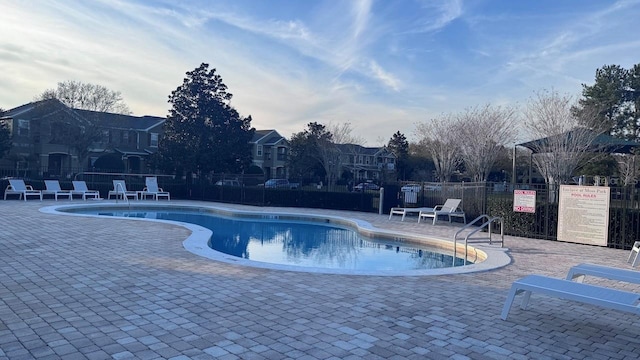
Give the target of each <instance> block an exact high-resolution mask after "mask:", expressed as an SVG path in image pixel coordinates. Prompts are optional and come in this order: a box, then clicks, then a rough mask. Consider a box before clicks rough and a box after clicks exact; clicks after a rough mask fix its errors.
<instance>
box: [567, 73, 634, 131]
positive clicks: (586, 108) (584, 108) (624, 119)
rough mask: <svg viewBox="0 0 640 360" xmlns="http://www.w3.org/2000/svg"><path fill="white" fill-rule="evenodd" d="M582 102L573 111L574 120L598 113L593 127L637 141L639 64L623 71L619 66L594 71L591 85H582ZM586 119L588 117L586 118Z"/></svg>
mask: <svg viewBox="0 0 640 360" xmlns="http://www.w3.org/2000/svg"><path fill="white" fill-rule="evenodd" d="M582 87H583V89H582V96H583V98H582V99H581V100H580V102H579V106H578V107H576V109H575V110H574V111H575V112H576V114H577V115H578V117H579V118H580V117H583V116H582V114H583V113H587V114H589V113H592V112H593V111H594V110H596V111H598V113H599V117H598V118H597V123H596V124H589V123H586V122H585V121H584V119H583V120H582V124H583V125H586V126H588V127H600V126H603V125H604V127H605V128H606V129H607V132H608V133H610V134H611V135H613V136H617V137H620V138H625V139H629V140H638V139H640V64H637V65H635V66H634V67H633V68H631V69H629V70H627V69H625V68H623V67H621V66H619V65H606V66H603V67H602V68H600V69H598V70H596V77H595V83H594V84H593V85H590V86H589V85H585V84H583V85H582ZM586 118H587V119H589V118H590V117H589V116H586Z"/></svg>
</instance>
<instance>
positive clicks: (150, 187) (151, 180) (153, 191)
mask: <svg viewBox="0 0 640 360" xmlns="http://www.w3.org/2000/svg"><path fill="white" fill-rule="evenodd" d="M144 181H145V184H146V185H147V186H146V187H145V188H144V190H142V191H140V192H139V195H140V198H141V199H146V198H147V196H151V197H152V199H155V200H156V201H158V199H159V198H161V197H164V198H167V200H171V195H170V194H169V192H168V191H164V190H162V188H160V187H158V178H157V177H155V176H153V177H147V178H145V180H144Z"/></svg>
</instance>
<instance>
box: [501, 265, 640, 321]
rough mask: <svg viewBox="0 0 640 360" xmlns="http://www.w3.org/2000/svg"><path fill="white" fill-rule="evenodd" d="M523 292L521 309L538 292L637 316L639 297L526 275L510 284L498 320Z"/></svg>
mask: <svg viewBox="0 0 640 360" xmlns="http://www.w3.org/2000/svg"><path fill="white" fill-rule="evenodd" d="M520 293H524V295H523V297H522V304H521V305H520V307H521V308H522V309H523V310H525V309H526V308H527V306H528V305H529V298H530V297H531V294H532V293H540V294H544V295H548V296H554V297H557V298H561V299H566V300H573V301H578V302H582V303H585V304H591V305H595V306H600V307H604V308H608V309H615V310H620V311H626V312H630V313H634V314H639V315H640V306H639V305H638V303H639V301H640V294H636V293H632V292H627V291H622V290H616V289H611V288H606V287H602V286H595V285H589V284H583V283H579V282H573V281H569V280H564V279H556V278H551V277H547V276H541V275H528V276H525V277H523V278H522V279H520V280H517V281H514V282H513V284H512V285H511V290H509V294H508V295H507V299H506V301H505V303H504V307H503V308H502V313H501V315H500V317H501V318H502V320H506V319H507V316H509V310H510V309H511V305H512V304H513V300H514V298H515V296H516V295H517V294H520Z"/></svg>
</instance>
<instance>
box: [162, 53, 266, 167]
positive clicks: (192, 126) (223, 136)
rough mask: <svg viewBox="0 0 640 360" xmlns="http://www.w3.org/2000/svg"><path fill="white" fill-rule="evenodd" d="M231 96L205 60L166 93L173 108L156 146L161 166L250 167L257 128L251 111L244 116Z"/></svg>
mask: <svg viewBox="0 0 640 360" xmlns="http://www.w3.org/2000/svg"><path fill="white" fill-rule="evenodd" d="M232 96H233V95H232V94H231V93H229V92H227V86H226V85H225V84H224V83H223V82H222V77H221V76H220V75H218V74H216V69H211V70H209V65H208V64H205V63H203V64H201V65H200V66H199V67H197V68H196V69H195V70H193V71H189V72H187V77H186V78H185V79H184V81H183V83H182V85H180V86H179V87H178V88H177V89H176V90H174V91H173V92H171V95H170V96H169V103H171V105H172V108H171V110H170V111H169V115H168V116H167V121H166V122H165V124H164V134H163V137H162V139H161V141H160V143H159V145H158V157H159V161H160V163H159V165H160V166H161V167H164V168H165V169H166V170H173V171H180V170H183V171H185V172H187V173H195V174H200V175H206V174H208V173H210V172H240V171H241V170H242V169H243V168H244V169H246V168H248V167H249V165H250V164H251V145H250V144H249V141H250V140H251V138H252V137H253V134H254V132H255V129H253V128H251V116H248V117H244V118H243V117H241V116H240V115H239V114H238V112H237V111H236V110H235V109H234V108H233V107H231V105H230V101H231V98H232Z"/></svg>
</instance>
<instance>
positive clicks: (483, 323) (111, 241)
mask: <svg viewBox="0 0 640 360" xmlns="http://www.w3.org/2000/svg"><path fill="white" fill-rule="evenodd" d="M74 202H76V201H74ZM58 203H60V204H63V203H67V202H66V201H64V202H62V201H60V202H58ZM174 203H180V202H174ZM53 204H55V203H54V202H53V201H44V202H43V203H40V202H38V201H34V200H31V201H29V202H27V203H25V202H22V201H16V200H13V201H9V200H8V201H2V202H0V211H1V212H2V217H0V358H8V359H32V358H37V359H84V358H87V359H111V358H113V359H129V358H136V359H161V358H170V359H284V358H291V359H445V358H446V359H449V358H452V359H501V358H515V359H518V358H519V359H545V358H546V359H605V358H612V359H625V358H629V359H637V358H638V357H639V356H640V324H638V317H637V316H634V315H630V314H627V313H621V312H617V311H613V310H603V309H601V308H597V307H593V306H589V305H584V304H578V303H575V302H569V301H564V300H559V299H555V298H549V297H544V296H541V295H537V296H536V295H534V296H533V297H532V303H531V307H530V309H528V310H527V311H523V310H520V308H519V307H518V306H514V307H513V309H512V311H511V314H510V316H509V319H508V320H507V321H502V320H501V319H500V311H501V308H502V305H503V303H504V300H505V296H506V293H507V291H508V289H509V287H510V285H511V283H512V282H513V281H514V280H515V279H517V278H519V277H522V276H524V275H527V274H532V273H536V274H545V275H550V276H556V277H563V276H564V275H565V274H566V272H567V270H568V269H569V267H570V266H571V265H574V264H577V263H580V262H591V263H596V264H605V265H610V266H617V267H622V268H629V266H628V265H627V264H626V258H627V256H628V252H627V251H622V250H614V249H607V248H601V247H594V246H585V245H576V244H568V243H560V242H552V241H542V240H532V239H514V238H509V239H508V242H507V246H508V247H509V248H510V249H511V251H510V255H511V257H512V259H513V262H512V263H511V264H510V265H508V266H506V267H503V268H500V269H497V270H492V271H487V272H482V273H473V274H458V275H443V276H423V277H381V276H349V275H326V274H313V273H303V272H286V271H276V270H269V269H257V268H249V267H240V266H237V265H232V264H226V263H220V262H216V261H212V260H208V259H205V258H202V257H199V256H197V255H194V254H191V253H189V252H187V251H185V250H184V249H183V247H182V240H184V238H185V237H186V236H187V235H188V231H187V230H186V229H184V228H182V227H178V226H173V225H169V224H158V223H146V222H141V221H131V220H114V219H108V220H107V219H96V218H79V217H69V216H60V215H53V214H44V213H40V212H39V211H38V209H39V208H40V207H41V206H43V205H53ZM224 206H231V205H224ZM236 207H237V208H242V209H254V210H257V211H263V210H268V209H265V208H249V207H240V206H236ZM284 210H285V209H278V211H284ZM295 211H296V212H300V211H301V210H300V209H295ZM306 211H307V212H313V213H319V214H332V215H344V216H348V217H353V218H358V219H362V220H365V221H369V222H371V223H372V224H374V225H376V226H378V227H386V228H391V229H399V230H400V229H401V230H402V231H416V232H420V233H425V232H434V233H436V234H439V235H447V234H450V233H451V232H452V231H453V230H455V229H454V228H452V227H451V226H449V225H446V224H444V223H443V225H436V226H435V227H433V226H431V225H430V224H415V223H413V222H411V221H408V222H405V223H401V222H400V221H398V220H393V221H388V220H387V216H384V215H376V214H361V213H353V212H338V211H322V210H306ZM586 282H590V283H598V284H603V285H606V286H611V287H617V288H622V289H626V290H630V291H640V289H639V288H638V286H637V285H630V284H622V283H616V282H610V281H606V280H596V279H593V278H588V279H587V280H586ZM517 300H519V299H517Z"/></svg>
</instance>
